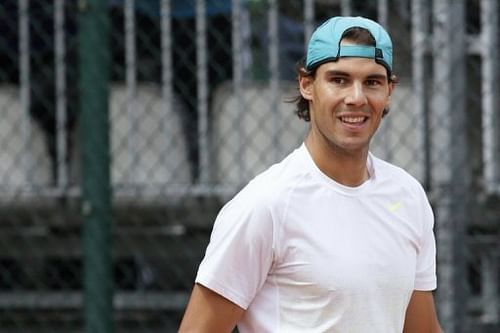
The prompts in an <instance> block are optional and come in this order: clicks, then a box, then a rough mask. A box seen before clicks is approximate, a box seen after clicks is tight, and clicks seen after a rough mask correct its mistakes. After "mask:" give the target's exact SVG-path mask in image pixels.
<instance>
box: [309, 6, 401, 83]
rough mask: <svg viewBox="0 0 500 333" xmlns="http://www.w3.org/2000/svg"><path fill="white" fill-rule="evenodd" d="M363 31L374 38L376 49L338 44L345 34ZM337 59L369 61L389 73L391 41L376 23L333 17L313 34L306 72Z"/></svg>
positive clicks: (353, 18)
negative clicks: (366, 59)
mask: <svg viewBox="0 0 500 333" xmlns="http://www.w3.org/2000/svg"><path fill="white" fill-rule="evenodd" d="M356 27H359V28H364V29H366V30H368V31H369V32H370V34H371V35H372V37H373V38H374V39H375V46H368V45H340V42H341V40H342V38H343V37H344V34H345V33H346V31H348V30H349V29H351V28H356ZM340 57H361V58H372V59H374V60H375V61H376V62H377V63H379V64H381V65H382V66H384V67H385V68H387V70H388V71H389V73H390V72H392V41H391V37H390V36H389V34H388V33H387V31H386V30H385V29H384V28H383V27H382V26H381V25H380V24H378V23H377V22H375V21H372V20H370V19H367V18H364V17H361V16H357V17H353V16H336V17H332V18H330V19H329V20H327V21H326V22H324V23H323V24H322V25H320V26H319V27H318V28H317V29H316V30H315V31H314V33H313V34H312V36H311V39H310V40H309V45H308V47H307V57H306V69H307V70H308V71H310V70H312V69H314V68H316V67H317V66H319V65H321V64H323V63H325V62H330V61H337V60H338V59H339V58H340Z"/></svg>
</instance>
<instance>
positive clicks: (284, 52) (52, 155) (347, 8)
mask: <svg viewBox="0 0 500 333" xmlns="http://www.w3.org/2000/svg"><path fill="white" fill-rule="evenodd" d="M340 14H343V15H363V16H366V17H369V18H372V19H376V20H378V21H379V22H380V23H381V24H382V25H384V26H385V27H386V28H387V30H388V31H389V32H390V34H391V36H392V38H393V42H394V44H395V57H394V58H395V73H396V74H397V75H398V76H399V82H400V83H399V84H398V87H397V89H396V90H395V92H394V96H393V99H392V105H391V111H390V113H389V115H388V116H387V117H385V118H384V120H383V122H382V127H381V129H380V131H379V133H378V134H377V135H376V138H375V141H374V142H373V146H372V151H373V152H374V153H375V154H376V155H377V156H379V157H381V158H384V159H387V160H389V161H391V162H392V163H395V164H397V165H399V166H402V167H403V168H405V169H406V170H408V171H409V172H410V173H411V174H413V175H414V176H415V177H416V178H417V179H419V180H420V181H421V182H422V184H423V185H424V187H425V189H426V191H427V193H428V195H429V198H430V201H431V203H432V205H433V208H434V211H435V215H436V228H435V231H436V237H437V245H438V279H439V280H438V284H439V287H438V290H437V291H436V294H435V297H436V302H437V307H438V312H439V316H440V320H441V323H442V326H443V328H444V329H445V331H446V332H447V333H451V332H500V322H499V320H500V319H499V316H500V294H499V292H500V291H499V283H500V278H499V277H500V276H499V274H500V268H499V263H500V237H499V226H500V200H499V194H500V112H499V111H500V105H499V103H500V102H499V95H500V88H499V83H498V82H499V79H500V78H499V67H498V66H499V65H498V60H499V59H500V57H499V52H500V50H499V41H498V39H499V38H498V37H499V29H500V27H499V14H500V5H499V4H498V1H497V0H378V1H377V0H370V1H362V0H329V1H326V0H316V1H314V0H303V1H299V0H297V1H283V0H107V1H99V0H78V1H76V0H67V1H65V0H37V1H30V0H2V1H1V2H0V114H1V115H2V121H1V122H0V331H1V332H5V333H14V332H16V333H17V332H56V333H57V332H69V333H72V332H84V331H85V332H92V333H94V332H106V333H110V332H113V331H115V332H151V333H153V332H154V333H156V332H175V331H176V330H177V327H178V325H179V322H180V319H181V316H182V313H183V311H184V308H185V305H186V302H187V299H188V296H189V293H190V290H191V288H192V285H193V281H194V277H195V274H196V269H197V266H198V264H199V262H200V260H201V259H202V257H203V254H204V250H205V247H206V245H207V242H208V239H209V235H210V231H211V228H212V224H213V221H214V219H215V217H216V214H217V212H218V210H219V209H220V208H221V206H222V205H223V204H224V203H225V202H226V201H227V200H228V199H229V198H231V196H232V195H234V194H235V193H236V192H237V191H238V190H239V189H240V188H241V187H242V186H243V185H244V184H245V183H246V182H247V181H248V180H250V179H251V178H252V177H253V176H254V175H256V174H257V173H258V172H260V171H262V170H263V169H264V168H265V167H266V166H268V165H270V164H272V163H274V162H277V161H279V160H280V159H281V158H282V157H284V156H285V155H286V154H287V153H288V152H289V151H291V150H292V149H294V148H295V147H297V146H298V145H299V144H300V143H301V142H302V139H303V137H304V134H305V133H306V131H307V124H306V123H305V122H303V121H302V120H299V119H298V118H297V116H296V115H295V114H294V105H293V103H290V102H289V101H290V100H291V99H293V98H294V97H295V96H296V95H297V93H298V91H297V89H296V82H295V70H294V67H295V64H296V62H297V61H299V60H300V59H301V58H302V57H303V56H304V54H305V52H304V51H305V44H306V41H307V38H308V37H309V36H310V34H311V33H312V30H313V28H314V27H315V26H316V25H318V24H319V23H321V22H322V21H324V20H325V19H327V18H329V17H330V16H334V15H340ZM94 97H95V98H94ZM102 101H104V103H103V102H102Z"/></svg>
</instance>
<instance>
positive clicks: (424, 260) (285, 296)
mask: <svg viewBox="0 0 500 333" xmlns="http://www.w3.org/2000/svg"><path fill="white" fill-rule="evenodd" d="M368 167H369V173H370V179H369V180H368V181H366V182H365V183H363V184H362V185H360V186H358V187H347V186H343V185H341V184H339V183H337V182H335V181H333V180H332V179H331V178H329V177H328V176H326V175H325V174H324V173H322V172H321V170H319V168H318V167H317V166H316V164H315V163H314V162H313V160H312V158H311V156H310V155H309V152H308V151H307V148H306V147H305V145H304V144H303V145H302V146H301V147H300V148H298V149H296V150H295V151H294V152H292V153H291V154H290V155H288V157H286V158H285V159H284V160H283V161H282V162H280V163H278V164H275V165H274V166H272V167H271V168H269V169H268V170H266V171H265V172H263V173H262V174H260V175H259V176H257V177H256V178H254V179H253V180H252V181H251V182H250V183H249V184H248V185H247V186H246V187H245V188H244V189H243V190H242V191H241V192H239V193H238V194H237V195H236V196H235V197H234V198H233V199H232V200H231V201H229V202H228V203H227V204H226V205H225V206H224V207H223V208H222V210H221V211H220V213H219V215H218V217H217V219H216V221H215V224H214V228H213V231H212V235H211V238H210V243H209V245H208V247H207V252H206V255H205V258H204V259H203V261H202V263H201V264H200V267H199V270H198V274H197V277H196V282H197V283H199V284H201V285H203V286H205V287H207V288H209V289H211V290H213V291H215V292H217V293H218V294H220V295H222V296H224V297H225V298H227V299H229V300H231V301H232V302H234V303H236V304H237V305H239V306H240V307H241V308H243V309H246V312H245V314H244V316H243V318H242V319H241V321H240V322H239V323H238V329H239V331H240V332H241V333H247V332H258V333H265V332H283V333H293V332H300V333H304V332H308V333H309V332H341V333H366V332H371V333H376V332H380V333H391V332H398V333H400V332H402V330H403V325H404V318H405V311H406V308H407V305H408V302H409V299H410V296H411V294H412V292H413V291H414V290H433V289H435V288H436V272H435V252H436V250H435V240H434V234H433V223H434V219H433V214H432V210H431V207H430V205H429V203H428V200H427V197H426V195H425V192H424V190H423V189H422V187H421V185H420V184H419V183H418V182H417V181H416V180H415V179H414V178H413V177H411V176H410V175H409V174H408V173H406V172H405V171H403V170H402V169H400V168H398V167H395V166H393V165H391V164H389V163H387V162H384V161H382V160H380V159H377V158H376V157H374V156H373V155H371V154H370V155H369V158H368Z"/></svg>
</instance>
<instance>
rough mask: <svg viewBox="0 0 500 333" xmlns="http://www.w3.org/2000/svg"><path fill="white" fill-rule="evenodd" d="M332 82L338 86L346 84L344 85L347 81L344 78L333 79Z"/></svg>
mask: <svg viewBox="0 0 500 333" xmlns="http://www.w3.org/2000/svg"><path fill="white" fill-rule="evenodd" d="M330 81H331V82H332V83H336V84H344V83H346V81H347V80H346V79H344V78H343V77H332V78H331V79H330Z"/></svg>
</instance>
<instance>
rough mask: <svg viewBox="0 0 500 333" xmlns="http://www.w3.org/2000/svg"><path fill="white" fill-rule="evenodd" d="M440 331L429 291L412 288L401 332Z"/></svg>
mask: <svg viewBox="0 0 500 333" xmlns="http://www.w3.org/2000/svg"><path fill="white" fill-rule="evenodd" d="M423 332H425V333H442V332H443V331H442V330H441V327H440V326H439V322H438V319H437V315H436V308H435V306H434V297H433V296H432V292H431V291H418V290H414V291H413V294H412V296H411V298H410V303H409V304H408V308H407V309H406V318H405V326H404V329H403V333H423Z"/></svg>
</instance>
